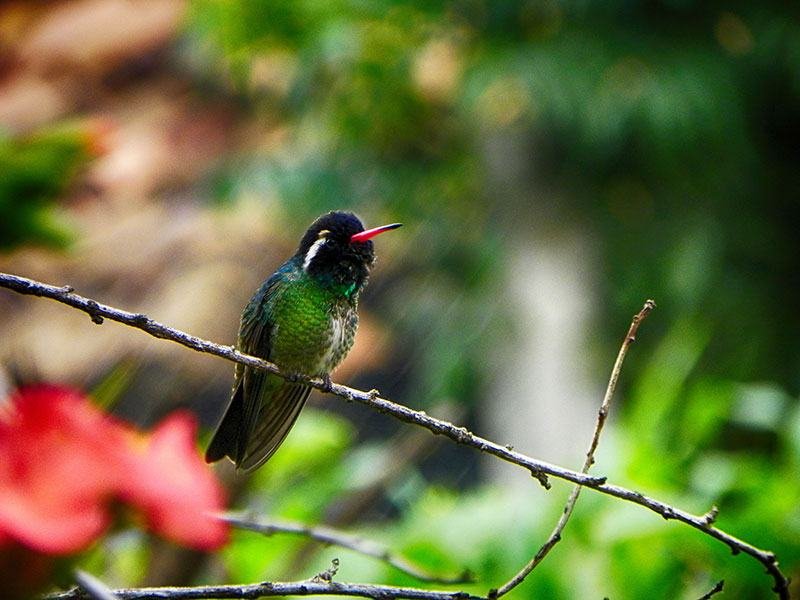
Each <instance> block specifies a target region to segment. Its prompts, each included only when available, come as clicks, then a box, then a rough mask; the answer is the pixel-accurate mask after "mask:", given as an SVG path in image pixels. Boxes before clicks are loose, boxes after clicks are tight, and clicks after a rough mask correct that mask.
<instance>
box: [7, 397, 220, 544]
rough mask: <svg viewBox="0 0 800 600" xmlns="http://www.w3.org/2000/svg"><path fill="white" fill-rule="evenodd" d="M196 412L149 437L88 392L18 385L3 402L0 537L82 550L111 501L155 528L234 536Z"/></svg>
mask: <svg viewBox="0 0 800 600" xmlns="http://www.w3.org/2000/svg"><path fill="white" fill-rule="evenodd" d="M195 431H196V425H195V422H194V419H193V418H192V416H191V415H189V414H188V413H182V414H177V415H174V416H172V417H170V418H168V419H167V420H166V421H164V423H162V424H161V426H160V427H159V428H158V429H156V431H155V432H154V433H153V434H151V435H149V436H147V435H145V434H142V433H139V432H137V431H136V430H135V429H133V428H132V427H130V426H128V425H126V424H124V423H122V422H121V421H119V420H117V419H114V418H113V417H110V416H108V415H106V414H104V413H102V412H101V411H99V410H98V409H97V408H95V407H94V406H93V405H92V404H90V403H89V401H88V400H87V399H86V398H85V397H84V396H82V395H81V394H80V393H78V392H76V391H73V390H69V389H65V388H60V387H54V386H37V387H30V388H25V389H22V390H19V391H18V392H17V393H16V394H14V395H13V396H12V397H11V398H10V400H9V401H8V403H7V405H5V406H2V407H0V544H2V543H3V542H7V541H9V540H15V541H17V542H20V543H22V544H23V545H25V546H28V547H29V548H32V549H34V550H37V551H39V552H44V553H51V554H66V553H71V552H75V551H78V550H81V549H83V548H85V547H86V546H88V545H89V544H90V543H91V542H92V541H93V540H95V539H96V538H97V537H98V536H99V535H100V534H101V533H102V532H103V531H105V530H106V528H108V526H109V525H110V524H111V521H112V514H111V511H110V510H109V509H110V504H111V502H112V501H113V500H116V499H119V500H122V501H123V502H125V503H127V504H130V505H131V506H133V507H134V508H138V509H140V510H141V512H142V513H143V514H144V517H145V519H146V521H147V523H148V525H149V527H151V528H152V529H153V530H154V531H156V532H157V533H159V534H161V535H163V536H165V537H167V538H170V539H173V540H175V541H177V542H179V543H182V544H185V545H188V546H192V547H195V548H200V549H212V548H216V547H218V546H220V545H221V544H223V543H224V542H225V540H226V536H227V530H226V527H225V526H224V524H222V523H221V522H220V521H218V520H216V519H213V518H212V517H211V513H213V512H216V511H220V510H222V508H223V506H224V494H223V492H222V489H221V487H220V486H219V484H218V482H217V481H216V479H214V477H213V476H212V474H211V472H210V471H209V470H208V469H207V468H206V467H205V465H204V463H203V462H202V460H201V459H200V457H199V456H198V454H197V453H196V451H195V447H194V436H195Z"/></svg>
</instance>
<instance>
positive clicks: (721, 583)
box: [697, 579, 725, 600]
mask: <svg viewBox="0 0 800 600" xmlns="http://www.w3.org/2000/svg"><path fill="white" fill-rule="evenodd" d="M724 587H725V580H724V579H720V580H719V581H718V582H717V583H716V585H715V586H714V587H713V588H711V589H710V590H708V591H707V592H706V593H705V594H703V595H702V596H700V598H698V599H697V600H708V599H709V598H711V597H712V596H715V595H717V594H719V593H720V592H721V591H722V589H723V588H724Z"/></svg>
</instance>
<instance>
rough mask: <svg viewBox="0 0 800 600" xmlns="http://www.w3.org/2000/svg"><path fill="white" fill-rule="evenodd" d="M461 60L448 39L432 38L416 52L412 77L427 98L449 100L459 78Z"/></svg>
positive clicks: (441, 100) (440, 100)
mask: <svg viewBox="0 0 800 600" xmlns="http://www.w3.org/2000/svg"><path fill="white" fill-rule="evenodd" d="M461 71H462V61H461V57H460V56H459V55H458V52H457V50H456V47H455V45H454V44H453V43H452V42H450V41H448V40H442V39H438V40H432V41H431V42H429V43H428V44H426V45H425V46H424V47H423V48H422V50H421V51H420V52H419V54H417V56H416V58H415V60H414V67H413V70H412V78H413V81H414V85H415V86H416V88H417V90H419V92H420V94H422V96H423V97H425V98H426V99H427V100H430V101H435V102H449V101H450V100H452V98H453V96H454V95H455V92H456V91H457V87H458V84H459V81H460V80H461Z"/></svg>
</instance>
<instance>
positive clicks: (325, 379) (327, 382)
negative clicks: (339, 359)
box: [320, 373, 333, 394]
mask: <svg viewBox="0 0 800 600" xmlns="http://www.w3.org/2000/svg"><path fill="white" fill-rule="evenodd" d="M320 391H322V392H325V393H326V394H329V393H331V392H332V391H333V382H332V381H331V376H330V373H326V374H325V375H323V376H322V387H321V388H320Z"/></svg>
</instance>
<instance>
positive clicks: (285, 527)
mask: <svg viewBox="0 0 800 600" xmlns="http://www.w3.org/2000/svg"><path fill="white" fill-rule="evenodd" d="M220 518H221V519H222V520H223V521H225V522H226V523H229V524H230V525H233V526H234V527H237V528H239V529H246V530H248V531H255V532H257V533H261V534H263V535H267V536H270V535H274V534H276V533H289V534H295V535H304V536H306V537H309V538H311V539H313V540H316V541H318V542H322V543H323V544H328V545H332V546H340V547H342V548H347V549H348V550H353V551H354V552H358V553H359V554H364V555H366V556H371V557H373V558H377V559H378V560H381V561H384V562H386V563H388V564H390V565H391V566H393V567H394V568H395V569H398V570H400V571H402V572H403V573H406V574H407V575H411V576H412V577H415V578H417V579H419V580H420V581H425V582H428V583H442V584H450V585H452V584H455V583H470V582H472V581H473V577H472V575H471V573H469V571H466V572H464V573H462V574H461V575H458V576H456V577H442V576H440V575H431V574H429V573H426V572H425V571H423V570H422V569H420V568H419V567H417V566H416V565H414V564H412V563H411V562H409V561H408V560H406V559H405V558H403V557H402V556H398V555H397V554H395V553H393V552H392V551H391V550H390V549H389V548H387V547H386V546H383V545H382V544H378V543H377V542H373V541H371V540H365V539H363V538H360V537H357V536H354V535H351V534H348V533H345V532H343V531H338V530H336V529H333V528H331V527H324V526H316V527H311V526H309V525H304V524H302V523H277V522H266V521H256V520H251V519H248V518H245V516H244V515H237V514H233V513H227V514H223V515H220Z"/></svg>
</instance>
